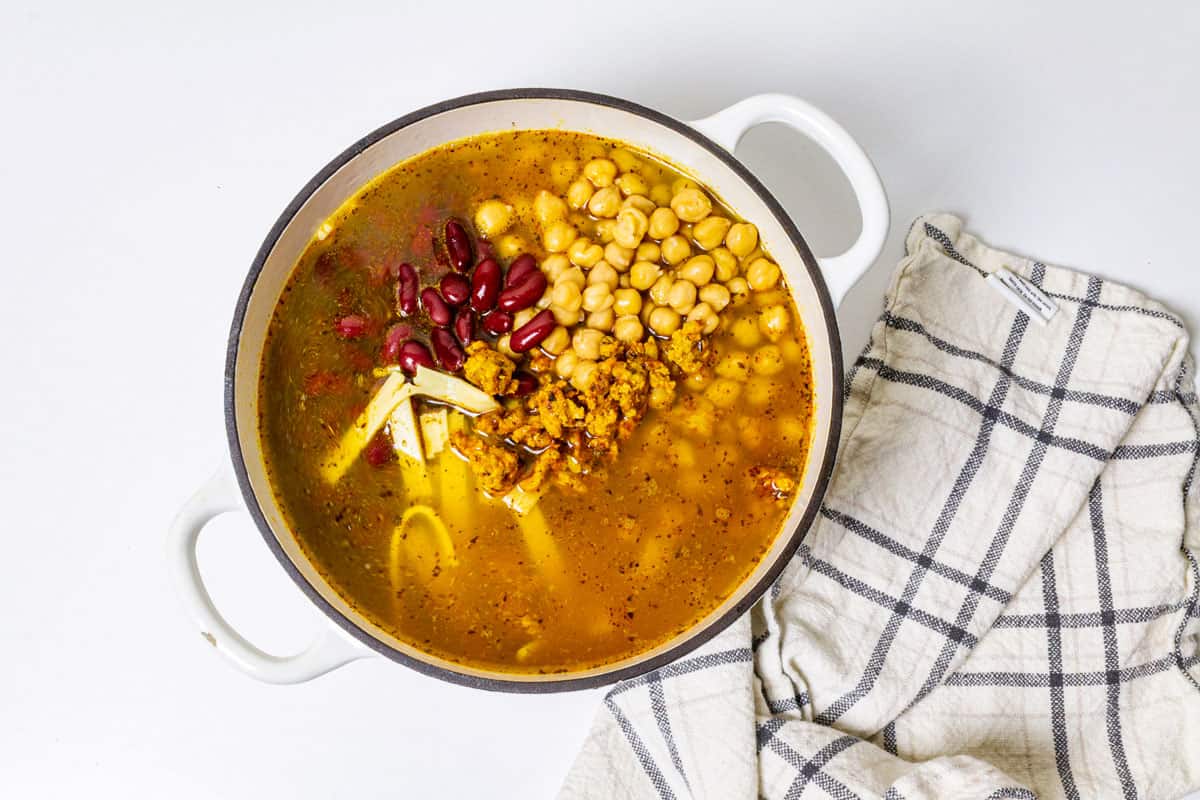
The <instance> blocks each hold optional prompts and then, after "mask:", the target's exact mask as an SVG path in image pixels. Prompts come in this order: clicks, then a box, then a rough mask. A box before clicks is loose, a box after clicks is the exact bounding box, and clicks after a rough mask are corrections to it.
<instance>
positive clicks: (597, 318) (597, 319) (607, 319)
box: [584, 306, 617, 333]
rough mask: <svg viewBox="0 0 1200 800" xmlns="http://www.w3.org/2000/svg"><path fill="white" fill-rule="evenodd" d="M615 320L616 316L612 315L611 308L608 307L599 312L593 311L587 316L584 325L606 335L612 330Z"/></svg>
mask: <svg viewBox="0 0 1200 800" xmlns="http://www.w3.org/2000/svg"><path fill="white" fill-rule="evenodd" d="M616 319H617V315H616V314H614V313H613V310H612V306H609V307H608V308H602V309H600V310H599V311H593V312H592V313H590V314H588V315H587V320H586V321H585V323H584V324H586V325H587V326H588V327H589V328H592V329H594V330H597V331H602V332H604V333H608V332H609V331H611V330H612V327H613V323H614V322H615V321H616Z"/></svg>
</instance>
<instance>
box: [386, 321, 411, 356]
mask: <svg viewBox="0 0 1200 800" xmlns="http://www.w3.org/2000/svg"><path fill="white" fill-rule="evenodd" d="M410 336H412V327H411V326H409V325H406V324H404V323H403V322H400V323H397V324H395V325H393V326H392V327H390V328H388V330H387V333H386V334H384V336H383V350H382V351H380V357H381V358H382V359H383V363H385V364H395V363H396V361H397V360H398V359H399V358H400V345H402V344H404V340H405V339H407V338H408V337H410Z"/></svg>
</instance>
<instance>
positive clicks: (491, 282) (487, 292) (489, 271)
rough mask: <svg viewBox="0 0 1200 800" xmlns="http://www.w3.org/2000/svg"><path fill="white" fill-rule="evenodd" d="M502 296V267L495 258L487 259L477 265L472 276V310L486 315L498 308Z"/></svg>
mask: <svg viewBox="0 0 1200 800" xmlns="http://www.w3.org/2000/svg"><path fill="white" fill-rule="evenodd" d="M499 294H500V265H499V264H497V263H496V259H494V258H485V259H484V260H483V261H480V262H479V263H478V264H476V265H475V274H473V275H472V276H471V308H473V309H475V310H476V311H478V312H479V313H480V314H486V313H487V312H489V311H491V310H492V309H493V308H495V307H496V297H497V295H499Z"/></svg>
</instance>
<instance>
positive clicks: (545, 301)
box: [533, 286, 554, 311]
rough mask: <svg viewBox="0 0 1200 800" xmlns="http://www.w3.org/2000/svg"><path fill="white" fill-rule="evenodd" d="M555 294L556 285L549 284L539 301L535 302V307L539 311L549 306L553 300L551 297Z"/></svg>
mask: <svg viewBox="0 0 1200 800" xmlns="http://www.w3.org/2000/svg"><path fill="white" fill-rule="evenodd" d="M553 296H554V287H553V286H547V287H546V291H544V292H542V296H541V297H539V298H538V300H537V302H536V303H534V304H533V307H534V308H536V309H537V310H538V311H541V310H542V309H544V308H549V307H550V303H551V302H552V299H551V298H553Z"/></svg>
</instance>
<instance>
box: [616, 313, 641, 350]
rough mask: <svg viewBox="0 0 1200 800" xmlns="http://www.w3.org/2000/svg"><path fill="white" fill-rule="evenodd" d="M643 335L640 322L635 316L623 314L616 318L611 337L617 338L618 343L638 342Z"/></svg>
mask: <svg viewBox="0 0 1200 800" xmlns="http://www.w3.org/2000/svg"><path fill="white" fill-rule="evenodd" d="M644 334H645V329H644V328H643V327H642V321H641V320H640V319H638V318H637V315H636V314H625V315H622V316H620V317H617V321H616V323H615V324H614V325H613V336H615V337H617V341H620V342H627V343H631V344H632V343H633V342H640V341H641V340H642V336H643V335H644Z"/></svg>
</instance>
